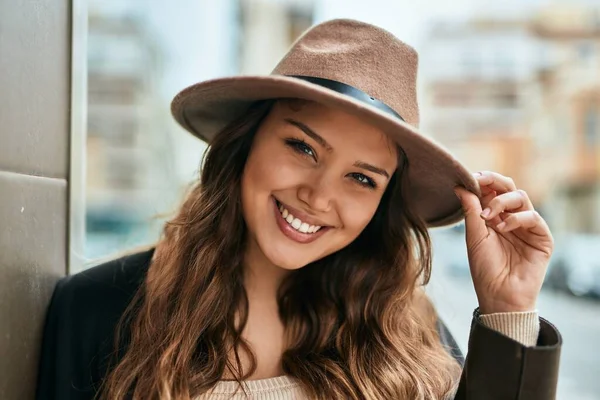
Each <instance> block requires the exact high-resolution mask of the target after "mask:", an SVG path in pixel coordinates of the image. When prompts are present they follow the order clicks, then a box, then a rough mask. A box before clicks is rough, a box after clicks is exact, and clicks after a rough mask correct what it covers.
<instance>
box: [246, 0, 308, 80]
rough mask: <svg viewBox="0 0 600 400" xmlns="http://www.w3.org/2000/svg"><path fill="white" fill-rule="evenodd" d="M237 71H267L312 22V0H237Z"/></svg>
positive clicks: (248, 72)
mask: <svg viewBox="0 0 600 400" xmlns="http://www.w3.org/2000/svg"><path fill="white" fill-rule="evenodd" d="M239 1H240V7H239V9H240V19H241V21H240V25H241V29H240V34H241V37H240V42H239V49H240V58H239V59H240V71H239V72H240V73H241V74H266V73H270V72H271V70H272V69H273V68H274V67H275V66H276V65H277V62H278V61H279V59H280V58H281V57H283V56H284V55H285V53H286V52H287V51H288V49H289V48H290V46H291V45H292V44H293V43H294V41H295V40H296V39H297V38H298V37H299V36H300V35H301V34H302V33H303V32H304V31H305V30H306V29H308V28H309V27H310V26H311V25H312V22H313V14H314V7H315V4H314V1H313V0H239Z"/></svg>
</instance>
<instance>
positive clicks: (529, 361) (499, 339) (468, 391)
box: [455, 310, 562, 400]
mask: <svg viewBox="0 0 600 400" xmlns="http://www.w3.org/2000/svg"><path fill="white" fill-rule="evenodd" d="M561 346H562V338H561V336H560V333H559V332H558V330H557V329H556V328H555V327H554V326H553V325H552V324H551V323H550V322H548V321H546V320H545V319H543V318H540V334H539V336H538V341H537V345H536V346H534V347H526V346H523V345H522V344H520V343H518V342H516V341H514V340H512V339H510V338H508V337H507V336H504V335H503V334H501V333H499V332H497V331H494V330H492V329H490V328H488V327H486V326H485V325H483V324H482V323H481V321H480V320H479V318H478V310H476V311H475V315H474V317H473V322H472V324H471V334H470V336H469V349H468V352H467V358H466V361H465V364H464V367H463V372H462V376H461V379H460V384H459V387H458V391H457V393H456V396H455V400H480V399H486V400H496V399H497V400H500V399H502V400H513V399H514V400H517V399H528V400H550V399H555V398H556V385H557V382H558V365H559V360H560V351H561Z"/></svg>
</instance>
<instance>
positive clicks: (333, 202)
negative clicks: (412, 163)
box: [242, 101, 397, 270]
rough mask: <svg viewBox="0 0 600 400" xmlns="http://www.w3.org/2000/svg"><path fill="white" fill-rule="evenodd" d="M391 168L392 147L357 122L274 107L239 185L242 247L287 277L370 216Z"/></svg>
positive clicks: (313, 107)
mask: <svg viewBox="0 0 600 400" xmlns="http://www.w3.org/2000/svg"><path fill="white" fill-rule="evenodd" d="M396 166H397V153H396V148H395V145H394V144H393V143H392V142H391V140H390V139H389V138H388V137H387V136H385V134H384V133H383V132H381V131H380V130H378V129H376V128H374V127H373V126H370V125H369V124H367V123H365V122H364V121H361V120H360V119H358V118H357V117H355V116H353V115H350V114H347V113H344V112H342V111H339V110H335V109H331V108H327V107H325V106H322V105H320V104H317V103H313V102H303V101H279V102H277V103H276V104H275V105H274V107H273V109H272V110H271V112H270V113H269V115H268V116H267V117H266V118H265V120H264V121H263V123H262V124H261V126H260V128H259V130H258V132H257V133H256V136H255V138H254V142H253V145H252V149H251V151H250V155H249V157H248V161H247V163H246V166H245V169H244V174H243V178H242V205H243V212H244V219H245V221H246V224H247V226H248V230H249V233H250V240H251V241H252V242H251V243H250V245H251V246H257V247H258V249H259V250H260V251H261V252H262V253H263V254H264V256H265V257H266V258H267V259H268V260H269V261H271V262H272V263H273V264H275V265H277V266H279V267H281V268H285V269H288V270H293V269H298V268H301V267H303V266H305V265H307V264H309V263H311V262H313V261H316V260H318V259H321V258H323V257H325V256H327V255H329V254H331V253H334V252H336V251H338V250H340V249H342V248H343V247H345V246H347V245H348V244H349V243H351V242H352V241H353V240H354V239H355V238H356V237H357V236H358V235H359V234H360V232H361V231H362V230H363V229H364V228H365V227H366V226H367V224H368V223H369V221H370V220H371V218H372V217H373V215H374V214H375V211H376V209H377V206H378V205H379V202H380V200H381V198H382V196H383V193H384V191H385V189H386V187H387V185H388V182H389V180H390V178H391V176H392V174H393V173H394V170H395V169H396Z"/></svg>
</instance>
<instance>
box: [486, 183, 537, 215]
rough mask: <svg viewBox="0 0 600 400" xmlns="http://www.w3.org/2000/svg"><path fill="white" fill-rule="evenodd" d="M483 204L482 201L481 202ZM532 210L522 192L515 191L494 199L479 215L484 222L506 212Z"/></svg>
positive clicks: (526, 196) (529, 201)
mask: <svg viewBox="0 0 600 400" xmlns="http://www.w3.org/2000/svg"><path fill="white" fill-rule="evenodd" d="M482 203H483V201H482ZM525 210H533V204H532V203H531V200H530V199H529V196H528V195H527V193H526V192H525V191H524V190H520V189H519V190H515V191H513V192H508V193H504V194H501V195H499V196H496V197H494V198H493V199H491V200H490V201H489V203H488V204H487V206H486V207H485V209H484V210H483V211H482V213H481V217H482V218H483V219H485V220H491V219H493V218H495V217H497V216H499V215H500V214H501V213H504V212H506V211H510V212H515V211H517V212H518V211H525Z"/></svg>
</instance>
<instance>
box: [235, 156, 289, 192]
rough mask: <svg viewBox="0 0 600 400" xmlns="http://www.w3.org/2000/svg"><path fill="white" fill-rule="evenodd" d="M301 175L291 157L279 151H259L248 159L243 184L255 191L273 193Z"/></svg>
mask: <svg viewBox="0 0 600 400" xmlns="http://www.w3.org/2000/svg"><path fill="white" fill-rule="evenodd" d="M298 175H299V170H298V168H294V166H293V165H292V163H290V160H289V157H288V156H286V154H283V153H282V151H281V150H278V151H270V152H268V151H258V152H255V153H253V154H251V156H250V157H249V158H248V162H247V163H246V167H245V170H244V177H243V180H244V182H243V184H244V185H246V186H248V188H252V189H253V190H255V191H263V190H265V191H272V190H277V189H280V188H285V187H286V186H289V185H290V183H292V182H295V181H296V180H297V177H298Z"/></svg>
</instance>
